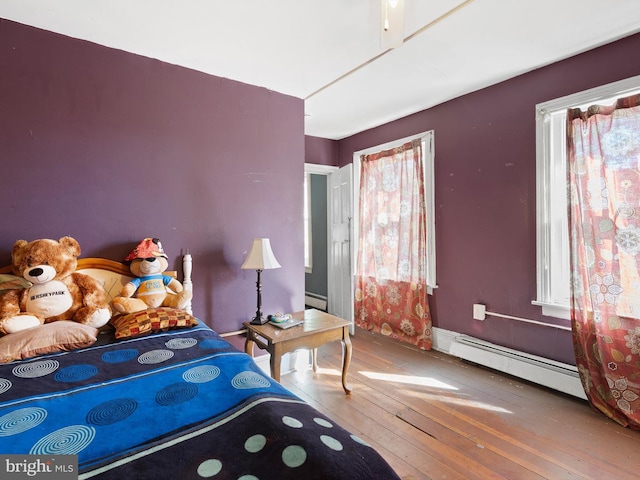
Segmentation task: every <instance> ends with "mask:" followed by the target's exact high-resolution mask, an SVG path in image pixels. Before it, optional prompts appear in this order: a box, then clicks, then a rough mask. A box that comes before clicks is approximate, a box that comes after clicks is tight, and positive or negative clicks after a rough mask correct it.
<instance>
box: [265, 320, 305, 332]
mask: <svg viewBox="0 0 640 480" xmlns="http://www.w3.org/2000/svg"><path fill="white" fill-rule="evenodd" d="M269 323H270V324H271V325H273V326H274V327H278V328H281V329H283V330H285V329H287V328H291V327H295V326H296V325H302V324H303V323H304V320H298V319H295V318H289V319H287V320H284V321H280V322H274V321H273V320H270V321H269Z"/></svg>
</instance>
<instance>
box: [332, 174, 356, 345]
mask: <svg viewBox="0 0 640 480" xmlns="http://www.w3.org/2000/svg"><path fill="white" fill-rule="evenodd" d="M352 172H353V167H352V165H351V164H349V165H346V166H344V167H342V168H341V169H340V170H338V171H337V172H334V173H332V174H331V175H330V176H329V179H328V180H329V198H328V202H329V212H328V213H329V258H328V259H327V261H328V274H329V288H328V293H329V295H328V297H329V298H328V308H327V309H328V311H329V313H331V314H333V315H336V316H338V317H340V318H344V319H345V320H349V321H353V275H352V269H351V238H352V231H353V229H352V224H351V220H352V217H353V188H352V175H353V174H352ZM353 330H354V328H353V325H352V327H351V333H352V334H353Z"/></svg>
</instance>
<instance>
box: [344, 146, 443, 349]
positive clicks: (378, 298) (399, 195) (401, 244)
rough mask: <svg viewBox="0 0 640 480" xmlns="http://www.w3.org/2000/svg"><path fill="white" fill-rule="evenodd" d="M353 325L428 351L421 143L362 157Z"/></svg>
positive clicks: (429, 338) (429, 341)
mask: <svg viewBox="0 0 640 480" xmlns="http://www.w3.org/2000/svg"><path fill="white" fill-rule="evenodd" d="M359 212H360V222H359V232H360V233H359V242H358V256H357V264H356V293H355V295H356V296H355V321H356V325H358V326H359V327H361V328H364V329H367V330H370V331H374V332H377V333H382V334H384V335H387V336H389V337H392V338H395V339H398V340H402V341H405V342H408V343H411V344H413V345H416V346H418V347H419V348H421V349H425V350H429V349H431V346H432V340H431V338H432V333H431V314H430V311H429V303H428V296H427V285H426V245H427V244H426V208H425V190H424V165H423V155H422V143H421V140H419V139H417V140H413V141H412V142H408V143H406V144H404V145H402V146H400V147H397V148H394V149H392V150H386V151H382V152H378V153H375V154H371V155H363V156H362V157H361V171H360V210H359Z"/></svg>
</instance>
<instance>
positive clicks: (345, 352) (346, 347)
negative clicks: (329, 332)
mask: <svg viewBox="0 0 640 480" xmlns="http://www.w3.org/2000/svg"><path fill="white" fill-rule="evenodd" d="M350 364H351V338H349V328H348V327H344V329H343V333H342V388H344V391H345V393H346V394H347V395H348V394H350V393H351V390H353V389H352V388H351V385H349V383H348V382H347V370H348V369H349V365H350Z"/></svg>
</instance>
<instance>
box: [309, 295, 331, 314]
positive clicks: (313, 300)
mask: <svg viewBox="0 0 640 480" xmlns="http://www.w3.org/2000/svg"><path fill="white" fill-rule="evenodd" d="M304 304H305V305H308V306H310V307H313V308H317V309H318V310H323V311H326V310H327V297H326V296H324V295H318V294H317V293H311V292H304Z"/></svg>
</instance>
